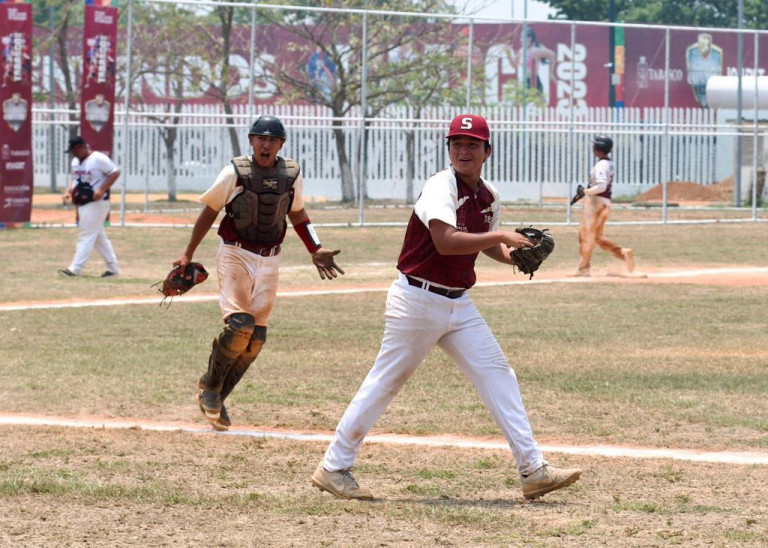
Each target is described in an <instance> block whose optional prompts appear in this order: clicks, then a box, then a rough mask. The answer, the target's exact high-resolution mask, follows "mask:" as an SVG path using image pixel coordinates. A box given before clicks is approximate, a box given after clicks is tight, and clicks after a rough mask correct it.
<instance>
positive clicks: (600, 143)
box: [591, 135, 613, 154]
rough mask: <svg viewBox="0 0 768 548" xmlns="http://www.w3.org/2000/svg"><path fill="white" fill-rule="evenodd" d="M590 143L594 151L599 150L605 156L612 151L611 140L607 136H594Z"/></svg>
mask: <svg viewBox="0 0 768 548" xmlns="http://www.w3.org/2000/svg"><path fill="white" fill-rule="evenodd" d="M591 143H592V145H593V146H594V147H595V149H596V150H600V151H602V152H605V153H606V154H608V153H610V152H611V150H613V140H612V139H611V138H610V137H608V136H607V135H595V136H594V137H592V141H591Z"/></svg>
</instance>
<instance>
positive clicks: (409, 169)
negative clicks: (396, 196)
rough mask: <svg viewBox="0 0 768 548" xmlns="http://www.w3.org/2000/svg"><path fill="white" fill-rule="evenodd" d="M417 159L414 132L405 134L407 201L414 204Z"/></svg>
mask: <svg viewBox="0 0 768 548" xmlns="http://www.w3.org/2000/svg"><path fill="white" fill-rule="evenodd" d="M415 157H416V139H415V135H414V134H413V130H411V131H406V132H405V201H406V203H407V204H412V203H413V174H414V171H415V170H414V166H413V162H415Z"/></svg>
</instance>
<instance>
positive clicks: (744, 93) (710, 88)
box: [707, 76, 768, 109]
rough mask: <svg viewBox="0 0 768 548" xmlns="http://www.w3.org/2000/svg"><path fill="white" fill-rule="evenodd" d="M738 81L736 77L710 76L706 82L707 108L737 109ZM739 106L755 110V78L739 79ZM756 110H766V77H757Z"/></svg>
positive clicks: (767, 94)
mask: <svg viewBox="0 0 768 548" xmlns="http://www.w3.org/2000/svg"><path fill="white" fill-rule="evenodd" d="M738 91H739V79H738V77H736V76H711V77H710V78H709V80H707V106H708V107H709V108H738ZM741 106H742V108H744V109H753V108H755V77H754V76H742V77H741ZM757 108H758V109H768V76H758V77H757Z"/></svg>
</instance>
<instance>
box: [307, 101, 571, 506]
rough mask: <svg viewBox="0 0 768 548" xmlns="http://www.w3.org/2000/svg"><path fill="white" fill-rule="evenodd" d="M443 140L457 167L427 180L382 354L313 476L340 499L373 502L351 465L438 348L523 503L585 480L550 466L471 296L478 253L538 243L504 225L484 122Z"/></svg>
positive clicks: (462, 121)
mask: <svg viewBox="0 0 768 548" xmlns="http://www.w3.org/2000/svg"><path fill="white" fill-rule="evenodd" d="M447 139H448V153H449V156H450V161H451V166H450V167H449V168H447V169H445V170H443V171H440V172H438V173H437V174H435V175H433V176H432V177H430V179H429V180H428V181H427V182H426V184H425V185H424V188H423V190H422V192H421V195H420V196H419V198H418V200H417V201H416V204H415V206H414V210H413V213H412V215H411V219H410V221H409V223H408V228H407V230H406V234H405V240H404V242H403V248H402V251H401V252H400V258H399V260H398V264H397V268H398V270H399V271H400V275H399V277H398V278H397V279H396V280H395V281H394V282H393V283H392V285H391V286H390V289H389V293H388V295H387V305H386V311H385V316H386V323H385V328H384V337H383V339H382V342H381V350H380V351H379V355H378V357H377V358H376V362H375V363H374V364H373V367H372V369H371V371H370V372H369V373H368V376H367V377H366V378H365V380H364V381H363V384H362V386H361V387H360V389H359V391H358V392H357V395H356V396H355V397H354V398H353V400H352V402H351V403H350V404H349V407H347V410H346V412H345V413H344V416H343V417H342V419H341V421H340V422H339V425H338V426H337V428H336V436H335V437H334V439H333V441H332V442H331V444H330V446H329V447H328V450H327V451H326V453H325V457H324V458H323V460H322V461H321V462H320V464H319V465H318V466H317V469H316V470H315V473H314V474H313V476H312V483H313V485H315V487H318V488H319V489H321V490H324V491H328V492H329V493H332V494H333V495H335V496H337V497H341V498H349V499H364V500H367V499H372V498H373V495H372V494H371V492H370V491H369V490H368V489H365V488H363V487H360V486H359V485H358V483H357V482H356V481H355V478H354V477H353V476H352V474H351V473H350V469H351V467H352V465H353V464H354V463H355V460H356V458H357V455H358V452H359V450H360V446H361V445H362V443H363V440H364V438H365V436H366V435H367V434H368V432H369V431H370V430H371V428H372V427H373V425H374V424H375V423H376V421H377V420H378V418H379V416H381V414H382V413H383V412H384V410H385V409H386V407H387V405H389V403H390V402H391V401H392V399H393V398H394V397H395V395H396V394H397V393H398V392H399V391H400V389H401V388H402V386H403V385H404V384H405V382H406V381H407V380H408V378H409V377H410V376H411V375H412V374H413V372H414V371H415V370H416V368H417V367H418V366H419V364H420V363H421V362H422V361H423V360H424V358H425V357H426V355H427V354H428V353H429V351H430V350H431V349H432V348H433V347H434V346H435V345H437V346H440V347H441V348H442V349H443V350H444V351H445V352H446V353H447V354H448V355H449V356H451V357H452V358H453V359H454V361H455V362H456V364H457V365H458V367H459V369H461V371H462V373H464V374H465V375H466V376H467V377H468V378H469V379H470V380H471V381H472V383H473V384H474V385H475V387H476V389H477V391H478V392H479V393H480V397H481V398H482V399H483V401H484V402H485V405H486V407H487V408H488V410H489V411H490V412H491V414H492V415H493V417H494V419H496V423H497V424H498V425H499V427H500V428H501V430H502V431H503V433H504V436H505V437H506V439H507V442H508V443H509V446H510V448H511V450H512V454H513V455H514V458H515V460H516V461H517V466H518V468H519V471H520V474H521V476H522V486H523V494H524V496H525V497H526V498H537V497H540V496H541V495H543V494H545V493H548V492H550V491H553V490H555V489H560V488H562V487H565V486H567V485H570V484H571V483H573V482H574V481H576V480H577V479H578V478H579V476H580V475H581V470H578V469H558V468H555V467H554V466H550V465H548V464H547V461H546V460H544V456H543V455H542V453H541V451H540V450H539V447H538V446H537V444H536V442H535V440H534V439H533V434H532V432H531V427H530V424H529V422H528V417H527V415H526V413H525V408H524V407H523V400H522V398H521V396H520V388H519V386H518V383H517V378H516V376H515V373H514V371H513V370H512V369H511V368H510V366H509V364H508V362H507V359H506V357H505V356H504V353H503V352H502V350H501V348H500V346H499V344H498V342H497V341H496V339H495V337H494V336H493V333H491V331H490V329H489V328H488V325H487V324H486V323H485V320H484V319H483V318H482V316H481V315H480V313H479V312H478V310H477V308H475V305H474V304H473V303H472V300H471V299H470V298H469V295H468V291H467V290H468V289H469V288H471V287H472V286H473V285H474V283H475V280H476V277H475V271H474V265H475V259H476V258H477V255H478V254H479V252H480V251H482V252H483V253H485V254H486V255H487V256H489V257H490V258H492V259H495V260H497V261H499V262H502V263H505V264H512V263H511V261H510V259H509V251H510V248H519V247H522V246H525V247H530V246H531V245H532V243H531V242H530V240H528V239H527V238H525V236H523V235H521V234H518V233H516V232H513V231H504V230H500V229H499V226H500V220H499V214H500V209H501V205H500V200H499V194H498V192H497V191H496V189H495V188H494V187H493V185H491V184H490V183H489V182H488V181H485V180H484V179H482V178H481V176H480V175H481V172H482V169H483V164H484V163H485V161H486V160H487V159H488V157H489V156H490V155H491V145H490V132H489V130H488V124H487V123H486V121H485V120H484V119H483V118H482V117H480V116H476V115H471V114H464V115H460V116H457V117H456V118H454V120H453V121H452V123H451V126H450V131H449V133H448V136H447Z"/></svg>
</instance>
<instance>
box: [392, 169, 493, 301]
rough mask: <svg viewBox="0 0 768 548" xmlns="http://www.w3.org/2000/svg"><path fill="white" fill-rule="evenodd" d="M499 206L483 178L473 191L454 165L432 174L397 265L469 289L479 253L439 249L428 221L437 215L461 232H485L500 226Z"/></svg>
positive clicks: (416, 273) (399, 268) (429, 279)
mask: <svg viewBox="0 0 768 548" xmlns="http://www.w3.org/2000/svg"><path fill="white" fill-rule="evenodd" d="M499 209H500V207H499V200H498V193H497V192H496V190H495V189H494V188H493V187H492V186H491V185H490V184H489V183H487V182H485V181H481V182H480V184H479V185H478V187H477V190H476V191H474V190H472V188H471V187H469V186H468V185H466V184H465V183H463V182H462V181H461V180H459V179H457V178H456V176H455V174H454V172H453V169H451V168H448V169H446V170H443V171H441V172H439V173H437V174H435V175H433V176H432V177H430V179H429V180H428V181H427V183H426V184H425V185H424V190H422V193H421V195H420V196H419V199H418V200H416V205H415V206H414V210H413V213H412V214H411V219H410V221H409V222H408V228H407V230H406V231H405V239H404V241H403V248H402V250H401V251H400V257H399V259H398V262H397V269H398V270H399V271H400V272H402V273H403V274H407V275H409V276H415V277H417V278H422V279H424V280H427V281H430V282H432V283H436V284H440V285H443V286H445V287H455V288H465V289H469V288H470V287H472V286H473V285H475V281H476V279H477V277H476V275H475V260H476V259H477V255H478V254H477V253H471V254H469V255H441V254H440V253H438V252H437V249H435V244H434V243H433V242H432V236H431V234H430V232H429V228H428V225H429V221H430V220H432V219H437V220H440V221H443V222H444V223H446V224H449V225H451V226H453V227H454V228H456V230H460V231H462V232H470V233H474V234H477V233H483V232H488V231H489V230H495V229H496V228H497V227H498V224H499V220H498V214H499Z"/></svg>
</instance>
